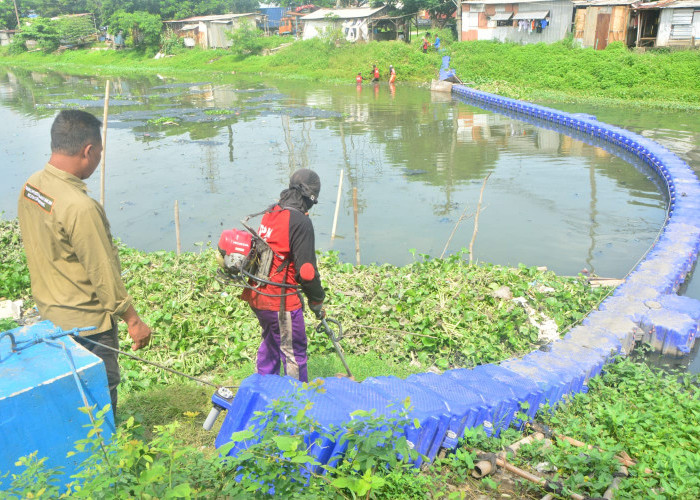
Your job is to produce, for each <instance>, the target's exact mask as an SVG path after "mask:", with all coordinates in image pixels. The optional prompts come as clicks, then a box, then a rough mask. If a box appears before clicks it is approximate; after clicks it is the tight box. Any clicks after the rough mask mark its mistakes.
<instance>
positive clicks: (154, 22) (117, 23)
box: [109, 10, 163, 50]
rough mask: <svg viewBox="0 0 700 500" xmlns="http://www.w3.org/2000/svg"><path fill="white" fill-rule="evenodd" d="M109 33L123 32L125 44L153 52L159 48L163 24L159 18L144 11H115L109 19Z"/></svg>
mask: <svg viewBox="0 0 700 500" xmlns="http://www.w3.org/2000/svg"><path fill="white" fill-rule="evenodd" d="M109 24H110V31H111V32H112V33H117V32H118V31H120V30H121V31H124V34H125V35H126V36H127V42H128V43H129V44H131V45H132V46H134V47H137V48H140V49H150V50H155V49H157V48H158V47H159V46H160V33H161V30H162V28H163V23H162V21H161V20H160V16H158V15H156V14H150V13H148V12H146V11H136V12H126V11H124V10H118V11H116V12H115V13H114V14H113V15H112V17H111V18H110V19H109Z"/></svg>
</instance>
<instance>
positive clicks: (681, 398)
mask: <svg viewBox="0 0 700 500" xmlns="http://www.w3.org/2000/svg"><path fill="white" fill-rule="evenodd" d="M306 387H307V389H310V390H315V391H318V392H323V384H322V382H315V383H312V384H309V385H308V386H306ZM408 405H410V401H408V400H407V401H405V402H404V407H398V408H395V409H394V411H393V413H392V414H391V415H390V416H389V417H379V416H376V415H375V414H373V413H368V412H362V411H358V412H355V413H354V415H353V416H354V419H353V420H352V421H350V422H348V424H347V426H346V427H344V429H345V432H343V431H342V430H340V429H328V430H325V431H323V430H321V429H319V427H318V424H317V423H316V422H314V420H313V419H312V418H311V417H310V412H309V410H310V409H311V408H312V407H313V406H312V404H311V403H306V404H304V403H302V402H300V401H298V400H296V399H295V398H291V399H290V400H287V401H278V402H275V403H273V408H272V409H271V410H270V411H267V412H263V413H261V414H259V415H258V418H259V419H260V422H261V429H260V430H259V431H258V432H256V433H253V432H252V431H249V430H244V431H240V432H236V433H234V434H233V435H232V442H231V443H230V444H229V445H227V446H225V447H223V448H222V449H220V450H219V451H221V452H223V453H226V452H227V451H228V450H229V449H230V448H231V447H233V446H234V445H236V444H237V443H245V444H246V445H247V446H248V448H247V450H246V451H245V452H242V453H239V454H238V455H237V456H236V457H235V458H231V459H227V460H225V461H224V460H221V459H220V458H219V457H218V454H217V453H214V451H213V450H212V449H211V447H210V446H199V445H197V446H193V443H192V441H191V440H190V439H189V436H190V435H191V434H196V433H197V432H200V433H201V431H198V430H197V428H198V427H199V425H198V422H197V420H198V419H197V413H194V412H187V411H186V412H184V414H182V415H181V416H180V419H181V420H182V422H181V423H178V422H170V419H169V418H168V423H165V424H163V425H157V426H155V427H154V430H153V432H148V433H146V434H147V436H145V435H144V428H143V427H142V426H140V425H138V424H137V423H136V420H135V419H134V417H128V418H126V419H125V420H124V421H123V422H122V424H121V425H120V426H119V429H118V432H117V435H116V438H114V439H113V440H112V442H111V443H110V444H109V445H107V447H106V449H105V450H104V452H103V451H102V450H101V449H100V441H99V437H98V435H97V433H96V432H95V429H96V428H98V427H99V426H100V425H101V424H102V422H101V418H102V415H101V414H100V413H98V415H97V422H96V426H95V428H93V429H91V433H90V435H89V437H88V438H86V439H84V440H81V441H79V442H78V443H76V450H78V451H87V455H88V456H87V458H86V459H85V462H84V464H85V465H86V467H85V468H84V470H83V471H82V472H81V473H79V474H78V475H77V476H76V477H74V478H73V481H72V484H71V486H70V487H69V490H68V491H67V492H65V493H64V494H63V496H62V497H61V498H96V497H105V496H110V497H115V498H116V497H122V496H126V497H134V496H136V497H141V498H165V497H166V496H167V497H169V498H248V497H250V496H256V497H257V496H264V495H265V493H266V491H267V490H268V487H269V486H273V487H274V488H275V493H276V494H278V495H284V496H285V497H292V496H293V497H295V498H296V497H302V498H357V497H358V496H364V495H367V497H368V498H376V499H413V498H445V499H458V498H474V497H475V496H476V495H477V494H481V495H486V496H493V497H503V496H504V495H506V496H509V497H511V498H541V497H542V496H543V495H544V494H545V491H544V490H543V489H542V488H540V487H538V486H535V485H534V484H532V483H529V482H526V481H524V480H522V479H515V480H513V479H512V478H511V479H507V476H506V475H505V474H504V473H499V474H497V475H495V476H492V477H490V478H489V477H487V478H484V479H483V480H476V479H473V478H472V477H471V476H470V474H469V473H470V471H471V469H473V468H474V464H475V463H476V462H477V461H478V458H477V453H476V451H475V450H476V449H480V450H485V451H491V452H500V451H502V450H503V449H504V448H505V447H506V446H508V445H510V444H512V443H514V442H516V441H518V440H519V439H521V438H522V437H523V436H522V434H521V433H520V432H519V431H516V430H515V429H509V430H507V431H506V432H504V433H502V434H501V436H500V437H499V438H487V437H486V435H485V434H484V433H483V430H482V429H480V428H477V429H468V430H467V431H466V433H465V436H464V438H463V439H462V440H461V441H460V444H459V446H458V448H457V449H456V450H454V452H453V453H450V454H448V455H447V456H446V457H444V458H440V459H437V460H436V461H435V462H434V463H433V464H432V465H430V466H429V467H426V468H423V469H422V470H421V471H418V470H416V469H414V468H412V467H410V466H409V465H408V464H407V463H406V461H405V459H406V458H408V457H411V456H413V457H415V455H412V452H410V451H409V450H408V448H407V446H406V445H407V443H406V440H405V438H403V437H399V438H398V439H395V438H393V437H392V436H397V435H399V436H400V435H401V429H402V428H403V427H404V426H405V425H407V424H409V423H410V420H408V418H407V417H408V415H407V413H406V411H407V410H408V409H409V406H408ZM282 414H285V415H288V417H287V418H280V415H282ZM537 420H539V421H540V422H542V423H547V424H549V425H550V426H551V429H552V430H553V432H554V434H555V435H559V436H568V437H570V438H574V439H577V440H580V441H582V442H584V443H586V444H588V445H591V446H592V447H591V448H580V447H579V448H577V447H574V446H572V445H570V444H568V442H567V441H564V440H563V439H561V438H556V439H554V440H553V441H551V442H549V441H548V442H546V443H545V442H544V441H535V442H534V443H533V444H531V445H524V446H523V447H521V448H520V450H519V451H518V455H517V456H512V455H509V456H508V461H509V462H511V463H513V464H514V465H516V466H518V467H520V468H523V469H525V470H527V471H529V472H531V473H533V474H535V475H538V476H541V477H544V478H546V479H548V480H549V481H552V482H554V483H559V484H560V485H561V488H562V489H561V495H562V497H568V496H569V495H570V494H571V493H578V494H581V495H584V496H587V497H592V498H596V497H602V495H603V493H604V492H605V491H606V489H608V487H609V486H610V485H611V483H612V482H613V479H614V475H615V473H616V472H617V470H618V469H619V462H618V460H617V459H616V458H615V456H616V455H618V456H620V455H621V454H622V453H623V452H627V453H629V455H630V456H631V459H632V460H634V462H635V465H632V466H630V467H629V473H628V476H627V477H623V478H622V480H621V482H620V485H619V489H618V490H617V491H616V497H617V498H659V499H662V498H679V499H694V498H698V496H699V495H700V441H699V440H698V439H697V426H698V424H699V423H700V387H699V386H698V380H697V378H693V377H691V376H689V375H687V374H685V375H680V374H677V373H670V374H669V373H666V372H663V371H659V370H655V369H651V368H649V367H648V366H647V365H645V364H643V363H635V362H633V361H631V360H629V359H626V360H618V361H617V362H616V363H613V364H611V365H608V366H607V367H606V373H604V374H603V375H602V376H601V377H598V378H597V379H594V380H592V381H590V391H589V392H588V393H587V394H579V395H577V396H575V397H574V398H573V400H571V401H570V402H569V403H568V404H566V405H563V406H561V407H559V408H558V409H557V410H556V411H554V412H550V410H549V409H543V410H542V411H540V413H539V414H538V416H537ZM312 435H313V436H317V437H315V438H314V439H315V440H322V439H330V440H332V441H335V442H339V443H346V444H347V445H348V446H347V449H348V450H349V451H348V452H347V453H346V454H345V455H344V456H343V458H342V459H341V460H339V461H338V462H337V463H335V464H332V465H320V464H318V463H317V462H316V460H315V456H314V454H313V453H312V452H311V442H310V441H309V436H312ZM209 436H210V437H209V439H210V441H209V442H211V440H212V439H213V437H212V435H211V434H210V435H209ZM389 442H391V443H392V446H387V443H389ZM397 453H399V455H398V456H397ZM105 457H107V458H105ZM400 457H403V458H400ZM19 463H20V464H21V465H23V466H24V467H25V469H24V471H23V472H22V473H21V474H19V475H18V476H16V477H14V478H5V479H2V481H3V488H4V489H5V496H6V497H7V498H30V497H32V495H34V497H36V496H51V497H59V492H58V488H57V487H56V481H57V480H59V479H62V477H61V475H60V471H57V470H47V469H46V467H45V465H44V464H43V460H42V459H41V458H39V457H36V456H30V457H25V458H22V459H20V460H19ZM385 464H390V465H391V468H386V467H385ZM536 468H537V469H538V470H539V471H540V472H538V471H537V470H535V469H536ZM241 471H245V473H243V474H241Z"/></svg>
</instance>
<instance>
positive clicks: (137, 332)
mask: <svg viewBox="0 0 700 500" xmlns="http://www.w3.org/2000/svg"><path fill="white" fill-rule="evenodd" d="M122 319H123V320H124V321H125V322H126V327H127V329H128V331H129V336H131V339H132V340H133V341H134V343H133V344H131V350H132V351H138V350H139V349H141V348H142V347H146V346H147V345H148V343H149V342H150V341H151V329H150V328H149V327H148V325H147V324H146V323H144V322H143V321H141V318H140V317H139V315H138V314H137V312H136V310H135V309H134V306H129V309H127V310H126V312H125V313H124V315H123V316H122Z"/></svg>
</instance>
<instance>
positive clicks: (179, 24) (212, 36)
mask: <svg viewBox="0 0 700 500" xmlns="http://www.w3.org/2000/svg"><path fill="white" fill-rule="evenodd" d="M261 18H262V15H261V14H260V13H255V12H249V13H245V14H221V15H215V16H197V17H188V18H187V19H177V20H172V21H164V24H165V25H166V26H169V27H170V28H171V29H172V30H173V31H174V32H175V33H177V34H178V36H180V38H183V39H184V42H185V46H187V47H201V48H203V49H222V48H228V47H230V46H231V44H232V42H231V40H229V38H228V37H227V36H226V33H227V32H228V33H230V32H232V31H233V30H235V29H236V28H238V27H239V26H240V25H241V23H242V22H249V23H253V24H255V25H256V26H257V25H258V23H259V22H260V20H261Z"/></svg>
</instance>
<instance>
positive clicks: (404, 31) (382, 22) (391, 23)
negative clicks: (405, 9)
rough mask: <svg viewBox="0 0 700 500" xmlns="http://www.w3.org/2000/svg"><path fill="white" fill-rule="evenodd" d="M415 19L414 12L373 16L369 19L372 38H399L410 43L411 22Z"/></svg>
mask: <svg viewBox="0 0 700 500" xmlns="http://www.w3.org/2000/svg"><path fill="white" fill-rule="evenodd" d="M414 19H415V16H414V15H413V14H408V15H403V16H393V17H392V16H377V17H373V18H371V19H370V20H369V36H370V40H376V41H385V40H399V41H401V42H406V43H408V42H410V41H411V24H412V23H413V20H414Z"/></svg>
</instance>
